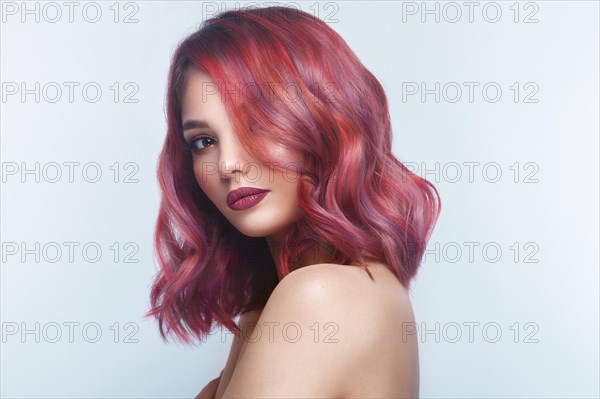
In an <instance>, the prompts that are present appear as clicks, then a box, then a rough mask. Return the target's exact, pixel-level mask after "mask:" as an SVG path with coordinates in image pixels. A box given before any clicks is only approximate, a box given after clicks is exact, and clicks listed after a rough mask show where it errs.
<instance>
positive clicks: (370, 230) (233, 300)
mask: <svg viewBox="0 0 600 399" xmlns="http://www.w3.org/2000/svg"><path fill="white" fill-rule="evenodd" d="M192 65H193V66H195V67H197V68H199V69H200V70H202V71H204V72H206V73H207V74H208V75H209V76H210V77H211V78H212V80H213V81H214V82H215V84H216V85H217V87H220V88H223V87H225V88H227V90H224V91H223V92H224V93H225V94H224V96H223V98H222V101H223V102H224V106H225V109H226V111H227V114H228V116H229V118H230V122H231V124H232V128H233V129H234V131H235V132H236V134H237V135H238V137H239V139H240V141H241V142H242V143H243V144H244V145H245V146H246V148H247V150H248V152H249V153H250V154H252V155H253V156H254V157H256V159H258V160H261V161H268V160H269V154H268V153H266V151H265V146H263V145H261V142H262V143H264V142H265V141H266V142H278V143H280V144H282V145H283V146H284V147H285V148H288V149H291V150H293V151H295V152H296V153H299V154H302V156H303V158H304V160H305V164H303V165H301V166H299V171H300V172H301V173H302V176H303V177H305V178H306V179H307V181H309V182H310V184H299V189H298V195H299V201H300V204H301V207H302V209H303V211H304V215H303V217H302V218H301V219H300V220H299V221H298V222H297V223H295V224H294V225H292V226H291V228H290V229H289V231H288V232H287V235H286V237H285V243H284V247H283V248H284V249H283V251H282V252H281V257H280V259H279V264H280V267H279V270H277V268H276V264H275V262H274V260H273V258H272V256H271V254H270V252H269V248H268V246H267V243H266V240H265V238H263V237H261V238H255V237H247V236H244V235H243V234H241V233H240V232H239V231H237V230H236V229H235V228H234V227H233V226H232V225H231V224H230V223H229V222H228V221H227V220H226V219H225V218H224V217H223V215H222V214H221V213H220V212H219V211H218V209H217V208H216V207H215V206H214V205H213V204H212V202H211V201H210V200H209V199H208V197H207V196H205V195H204V193H203V192H202V190H201V189H200V188H199V186H198V184H197V182H196V180H195V177H194V174H193V169H192V158H191V153H190V152H189V150H188V148H187V147H186V143H185V141H184V139H183V134H182V121H181V98H182V93H183V90H184V88H185V84H186V81H185V79H186V71H187V69H188V68H189V67H190V66H192ZM257 82H260V84H257ZM265 82H270V83H271V84H270V85H266V84H264V83H265ZM236 84H237V86H236ZM291 85H293V87H294V90H295V92H296V95H295V96H294V97H295V98H294V99H293V100H290V98H289V87H290V86H291ZM267 86H268V87H267ZM240 88H243V93H244V95H240ZM248 88H252V90H251V91H250V90H248ZM286 88H287V89H286ZM286 90H288V91H287V92H286ZM250 92H252V93H254V94H253V95H252V99H251V100H250V99H249V97H248V93H250ZM166 113H167V123H168V129H167V135H166V139H165V141H164V146H163V148H162V152H161V154H160V157H159V161H158V170H157V173H158V181H159V184H160V188H161V191H162V199H161V203H160V211H159V214H158V220H157V224H156V230H155V236H154V240H155V256H156V257H157V260H158V263H159V266H160V267H159V271H158V272H157V274H156V276H155V278H154V282H153V285H152V289H151V294H150V299H151V305H152V309H151V310H150V311H149V312H148V313H146V315H145V316H146V317H150V316H154V317H156V319H157V320H158V322H159V329H160V333H161V336H162V338H163V340H167V337H166V335H167V334H168V333H169V332H170V331H173V332H174V333H175V335H176V337H178V338H179V339H180V340H182V341H183V342H185V343H190V342H191V339H190V337H192V336H195V337H197V338H199V339H200V340H203V339H204V338H205V337H206V336H207V335H208V334H210V333H211V329H212V327H213V325H214V322H215V321H216V322H217V323H219V324H220V325H223V326H225V327H226V328H227V329H229V330H230V331H232V332H233V333H234V334H238V333H240V330H239V326H238V325H237V324H236V323H235V322H234V318H235V317H236V316H238V315H239V314H240V313H245V312H248V311H251V310H259V309H262V308H264V306H265V304H266V302H267V299H268V298H269V296H270V294H271V293H272V291H273V289H274V288H275V286H276V285H277V284H278V282H279V276H281V278H283V277H285V276H286V275H287V274H288V273H290V272H291V271H292V270H290V259H296V258H297V257H298V255H299V254H300V253H302V252H303V251H304V250H306V249H307V248H309V247H311V246H312V245H314V244H321V245H326V246H327V248H329V249H330V252H329V253H330V254H331V259H330V262H332V263H338V264H348V263H349V262H358V263H359V264H360V265H362V266H364V263H365V259H368V258H370V259H376V260H379V261H381V262H384V263H386V264H388V265H389V266H390V267H391V268H392V270H393V271H394V272H395V273H396V275H397V276H398V279H399V280H400V282H401V283H402V284H403V285H404V286H405V287H407V288H408V287H409V285H410V282H411V280H412V279H413V278H414V277H415V275H416V273H417V269H418V267H419V265H420V263H421V259H422V256H423V253H424V251H425V248H426V245H427V242H428V241H429V237H430V235H431V233H432V231H433V228H434V225H435V224H436V222H437V219H438V216H439V214H440V210H441V202H440V198H439V195H438V192H437V190H436V189H435V187H434V186H433V185H432V184H431V183H430V182H428V181H427V180H425V179H423V178H421V177H419V176H417V175H416V174H414V173H412V172H411V171H410V170H408V169H407V168H406V167H405V166H404V165H403V164H402V163H401V162H400V161H399V160H398V159H396V158H395V157H394V155H393V154H392V130H391V125H390V115H389V110H388V103H387V99H386V96H385V93H384V90H383V87H382V86H381V84H380V83H379V81H378V80H377V79H376V78H375V77H374V76H373V75H372V74H371V73H370V72H369V71H368V70H367V69H366V68H365V66H363V64H362V63H361V62H360V60H359V58H358V57H357V56H356V55H355V54H354V53H353V52H352V50H351V49H350V48H349V46H348V45H347V44H346V42H345V41H344V40H343V39H342V38H341V37H340V35H339V34H337V33H336V32H335V31H334V30H333V29H331V28H330V27H329V26H328V25H327V24H326V23H325V22H323V21H321V20H320V19H318V18H316V17H313V16H312V15H310V14H308V13H306V12H303V11H300V10H297V9H293V8H286V7H279V6H277V7H268V8H254V9H242V10H229V11H225V12H222V13H220V14H219V15H217V16H215V17H213V18H210V19H208V20H206V21H204V22H203V23H202V25H200V27H199V29H198V30H197V31H196V32H194V33H193V34H191V35H190V36H188V37H187V38H185V39H184V40H183V41H182V42H181V43H179V45H178V47H177V49H176V51H175V53H174V55H173V58H172V62H171V67H170V71H169V78H168V87H167V99H166ZM365 270H366V268H365ZM366 271H367V273H369V272H368V270H366ZM369 276H371V274H370V273H369ZM371 278H372V276H371ZM165 327H166V333H165Z"/></svg>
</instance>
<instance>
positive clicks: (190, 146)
mask: <svg viewBox="0 0 600 399" xmlns="http://www.w3.org/2000/svg"><path fill="white" fill-rule="evenodd" d="M204 139H209V140H212V141H214V142H216V140H215V139H213V138H212V137H208V136H196V137H194V138H192V139H191V140H190V141H188V142H187V148H188V150H189V151H203V150H205V149H206V148H208V146H210V145H211V144H209V145H208V146H207V147H204V148H197V147H196V143H197V142H198V141H200V140H204ZM213 144H214V143H213Z"/></svg>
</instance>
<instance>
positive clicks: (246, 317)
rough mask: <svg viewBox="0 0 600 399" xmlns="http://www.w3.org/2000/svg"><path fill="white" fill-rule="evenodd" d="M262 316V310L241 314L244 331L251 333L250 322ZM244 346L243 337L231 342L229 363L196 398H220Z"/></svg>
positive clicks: (240, 321)
mask: <svg viewBox="0 0 600 399" xmlns="http://www.w3.org/2000/svg"><path fill="white" fill-rule="evenodd" d="M259 316H260V311H253V312H248V313H244V314H242V315H241V316H240V320H239V325H240V328H241V329H242V331H243V332H245V333H246V334H251V332H248V331H247V330H253V328H252V326H250V328H247V327H248V324H249V323H251V322H254V323H255V322H256V321H257V320H258V317H259ZM242 346H243V339H235V338H234V340H233V342H232V343H231V349H230V350H229V357H228V359H227V363H226V364H225V368H224V369H223V370H221V374H219V376H218V377H217V378H215V379H212V380H210V381H209V382H208V384H206V386H205V387H204V388H202V390H201V391H200V393H199V394H198V395H197V396H196V397H195V399H215V398H217V399H218V398H220V397H221V396H222V395H223V392H224V391H225V388H227V385H228V384H229V380H230V379H231V375H232V374H233V369H234V368H235V364H236V362H237V358H238V356H239V354H240V350H241V348H242Z"/></svg>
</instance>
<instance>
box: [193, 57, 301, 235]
mask: <svg viewBox="0 0 600 399" xmlns="http://www.w3.org/2000/svg"><path fill="white" fill-rule="evenodd" d="M181 113H182V115H181V120H182V126H183V136H184V139H185V141H186V142H188V143H190V144H192V159H193V165H194V166H193V167H194V175H195V177H196V181H197V182H198V185H199V186H200V188H201V189H202V191H204V193H205V194H206V196H207V197H208V198H210V200H211V201H212V202H213V203H214V204H215V206H216V207H217V208H218V209H219V210H220V211H221V213H222V214H223V215H224V216H225V217H226V218H227V220H229V222H230V223H231V224H232V225H233V226H234V227H235V228H237V229H238V230H239V231H240V232H241V233H242V234H244V235H246V236H250V237H267V236H272V237H282V236H281V235H282V234H284V233H285V231H286V230H287V228H288V227H289V226H290V225H291V224H293V223H294V222H295V221H297V220H298V218H299V217H300V215H301V208H300V205H299V202H298V194H297V187H298V184H300V175H299V174H298V173H297V172H295V170H297V169H296V168H295V167H294V165H298V163H297V162H298V159H297V158H294V157H293V156H292V154H291V153H290V152H289V151H287V150H286V149H284V148H282V147H281V146H278V145H275V144H273V145H272V146H270V148H269V153H270V154H273V159H274V161H273V162H278V163H279V165H280V166H285V165H287V167H288V169H286V170H284V171H283V172H281V171H277V170H276V169H273V168H272V166H269V164H267V165H265V164H261V163H259V162H258V161H257V160H255V159H253V158H252V157H251V156H250V154H249V153H248V152H247V151H246V149H245V148H244V147H243V146H242V144H241V143H240V141H239V140H238V138H237V136H236V134H235V132H234V131H232V128H231V125H230V123H229V119H228V118H227V113H226V111H225V106H224V104H223V102H222V101H221V95H220V92H219V90H218V87H217V85H216V84H215V83H214V82H213V81H212V79H211V78H210V76H209V75H207V74H206V73H204V72H202V71H200V70H199V69H197V68H195V67H191V68H190V69H188V72H187V85H186V88H185V90H184V94H183V98H182V112H181ZM192 142H193V143H192ZM270 165H272V164H270ZM240 187H248V188H253V189H260V190H267V191H266V192H265V193H266V194H265V193H263V194H260V195H256V194H254V195H250V196H246V197H245V198H243V199H242V200H241V201H237V202H235V203H231V202H230V203H228V194H229V193H230V192H231V191H233V190H236V189H239V188H240ZM261 197H262V199H260V198H261ZM258 199H260V201H258V202H257V200H258ZM230 201H231V197H230Z"/></svg>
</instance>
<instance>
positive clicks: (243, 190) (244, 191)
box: [227, 187, 269, 207]
mask: <svg viewBox="0 0 600 399" xmlns="http://www.w3.org/2000/svg"><path fill="white" fill-rule="evenodd" d="M266 191H269V190H261V189H259V188H252V187H240V188H238V189H237V190H232V191H230V192H229V194H227V205H229V206H230V207H231V205H232V204H233V203H234V202H236V201H237V200H239V199H241V198H244V197H247V196H249V195H256V194H260V193H264V192H266Z"/></svg>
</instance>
